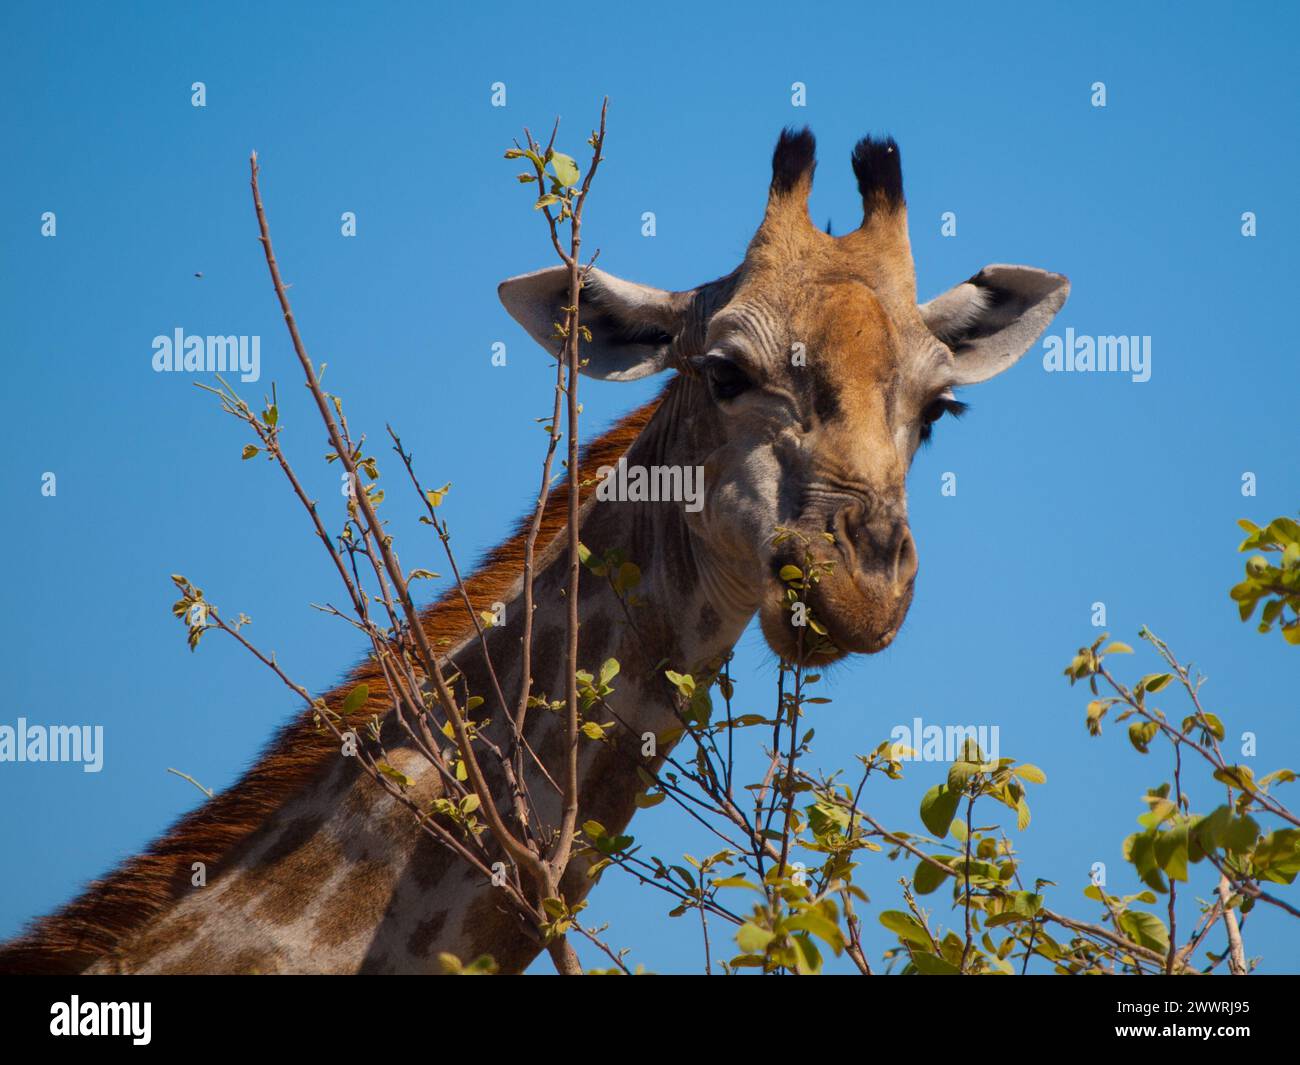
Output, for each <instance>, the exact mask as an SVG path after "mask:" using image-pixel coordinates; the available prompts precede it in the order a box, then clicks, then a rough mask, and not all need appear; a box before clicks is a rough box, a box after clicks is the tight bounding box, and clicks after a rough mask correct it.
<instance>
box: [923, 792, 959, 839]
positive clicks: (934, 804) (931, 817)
mask: <svg viewBox="0 0 1300 1065" xmlns="http://www.w3.org/2000/svg"><path fill="white" fill-rule="evenodd" d="M960 802H961V792H959V791H952V790H950V789H949V788H948V785H947V784H936V785H935V786H934V787H932V788H931V789H930V790H929V791H927V792H926V793H925V797H924V798H923V799H922V800H921V820H922V821H923V822H924V823H925V827H926V828H928V829H929V830H930V831H931V832H932V833H933V834H934V835H936V836H938V837H939V838H940V839H943V838H944V837H945V836H947V835H948V829H949V827H950V826H951V825H952V819H953V817H955V816H956V814H957V806H958V804H959V803H960Z"/></svg>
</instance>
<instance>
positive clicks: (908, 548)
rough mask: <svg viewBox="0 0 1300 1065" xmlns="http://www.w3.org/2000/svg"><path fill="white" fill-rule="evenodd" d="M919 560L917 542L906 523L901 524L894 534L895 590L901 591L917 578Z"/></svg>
mask: <svg viewBox="0 0 1300 1065" xmlns="http://www.w3.org/2000/svg"><path fill="white" fill-rule="evenodd" d="M918 565H919V560H918V559H917V557H916V542H915V541H914V540H913V539H912V530H911V529H910V528H909V527H908V525H907V523H906V522H899V524H898V526H897V528H896V529H895V532H894V590H895V591H901V590H902V589H903V588H906V587H907V586H908V585H910V584H911V583H912V581H913V580H914V579H915V578H916V570H917V567H918Z"/></svg>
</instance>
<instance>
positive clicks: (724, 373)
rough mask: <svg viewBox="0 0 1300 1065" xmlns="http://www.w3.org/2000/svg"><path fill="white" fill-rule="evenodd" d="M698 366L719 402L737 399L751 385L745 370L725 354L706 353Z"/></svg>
mask: <svg viewBox="0 0 1300 1065" xmlns="http://www.w3.org/2000/svg"><path fill="white" fill-rule="evenodd" d="M696 368H697V369H698V370H699V371H700V372H701V373H702V374H703V375H704V379H705V380H706V381H707V382H708V384H709V392H710V393H711V394H712V396H713V398H714V399H715V400H718V401H719V402H724V401H726V400H729V399H735V398H736V397H737V396H738V395H740V394H741V393H742V392H744V391H746V390H747V389H748V388H749V387H750V385H751V382H750V380H749V377H748V375H747V374H746V373H745V371H744V370H742V369H741V368H740V367H739V366H737V365H736V364H735V363H734V362H732V361H731V360H730V359H729V358H727V357H726V356H725V355H706V356H705V357H704V358H703V359H701V360H699V361H698V362H697V363H696Z"/></svg>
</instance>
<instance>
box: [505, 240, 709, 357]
mask: <svg viewBox="0 0 1300 1065" xmlns="http://www.w3.org/2000/svg"><path fill="white" fill-rule="evenodd" d="M497 295H498V296H500V297H501V302H502V303H503V304H504V305H505V308H506V310H507V311H509V312H510V316H511V317H512V318H513V319H514V320H515V321H516V322H518V323H519V324H520V325H522V326H523V327H524V328H525V329H526V330H527V331H528V335H529V336H531V337H532V338H533V339H534V340H536V341H537V343H539V344H541V345H542V347H544V348H545V349H546V350H547V351H549V352H551V353H552V354H558V353H559V351H560V349H561V348H562V347H563V341H562V340H561V339H560V338H559V337H558V336H557V335H556V332H557V331H556V328H555V326H556V323H558V322H563V320H564V311H563V310H562V309H561V308H563V307H566V306H567V305H568V303H569V269H568V267H566V266H552V267H550V268H548V269H546V270H537V271H535V272H534V273H531V274H520V275H519V276H518V277H512V278H510V279H509V280H507V281H502V282H501V284H500V285H498V286H497ZM691 295H692V294H691V293H674V292H665V291H664V290H663V289H658V288H650V287H649V286H648V285H638V284H634V283H633V282H631V281H624V280H622V279H621V278H617V277H615V276H614V275H613V274H607V273H605V272H604V271H603V270H597V269H595V268H594V267H593V268H592V269H591V271H590V272H589V273H588V275H587V283H586V284H585V285H583V287H582V301H581V304H580V306H581V308H582V312H581V315H580V320H581V322H582V324H583V325H585V326H586V327H587V328H588V329H589V330H591V341H590V342H585V341H584V342H583V344H582V345H581V348H580V351H581V353H582V358H583V359H584V360H585V363H586V364H585V365H584V366H583V368H582V372H583V373H584V374H586V375H587V376H589V377H598V378H600V379H602V380H606V381H635V380H636V379H637V378H639V377H648V376H649V375H650V374H654V373H659V372H660V371H661V370H666V369H667V368H668V367H669V365H670V360H671V354H672V344H673V338H674V337H675V336H677V335H678V333H680V332H681V328H682V324H683V321H684V316H685V314H686V313H687V311H688V309H689V307H690V304H691V298H690V297H691Z"/></svg>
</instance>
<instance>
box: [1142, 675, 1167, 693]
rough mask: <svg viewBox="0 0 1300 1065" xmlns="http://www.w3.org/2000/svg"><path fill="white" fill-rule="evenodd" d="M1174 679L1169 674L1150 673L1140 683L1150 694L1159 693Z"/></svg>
mask: <svg viewBox="0 0 1300 1065" xmlns="http://www.w3.org/2000/svg"><path fill="white" fill-rule="evenodd" d="M1173 679H1174V678H1173V677H1172V676H1171V675H1170V674H1168V673H1148V674H1147V675H1146V676H1145V677H1143V678H1142V680H1141V681H1139V683H1140V684H1141V685H1142V687H1143V688H1144V689H1145V690H1146V691H1149V692H1158V691H1159V690H1160V689H1161V688H1163V687H1164V686H1165V685H1166V684H1168V683H1169V682H1170V681H1171V680H1173Z"/></svg>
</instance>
